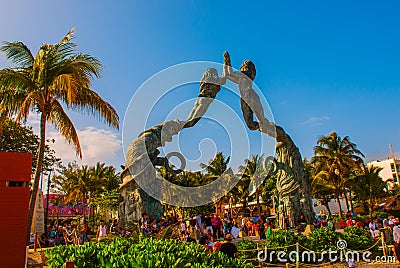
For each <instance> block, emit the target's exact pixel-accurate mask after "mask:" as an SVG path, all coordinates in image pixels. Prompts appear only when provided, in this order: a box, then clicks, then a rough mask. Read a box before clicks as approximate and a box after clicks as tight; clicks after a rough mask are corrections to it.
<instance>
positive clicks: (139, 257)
mask: <svg viewBox="0 0 400 268" xmlns="http://www.w3.org/2000/svg"><path fill="white" fill-rule="evenodd" d="M46 254H47V257H48V258H49V260H48V262H47V264H48V265H49V266H50V267H62V266H63V264H64V263H65V262H66V261H68V260H73V261H74V262H75V266H76V267H105V268H108V267H126V268H128V267H129V268H130V267H132V268H134V267H137V268H139V267H140V268H142V267H143V268H144V267H149V268H150V267H176V268H183V267H199V268H200V267H221V268H223V267H250V265H248V264H246V263H245V262H244V261H242V260H240V259H233V258H229V257H227V256H226V255H225V254H223V253H219V252H218V253H213V254H211V255H210V254H209V253H208V252H206V250H205V249H204V248H203V247H202V246H200V245H198V244H196V243H183V242H180V241H178V240H158V239H152V238H144V239H141V240H140V242H139V243H136V241H132V240H130V239H118V238H117V239H115V240H113V241H110V242H108V243H104V242H100V243H97V244H91V243H90V244H85V245H83V246H80V247H76V246H73V245H68V246H59V247H55V248H54V249H53V250H51V251H46Z"/></svg>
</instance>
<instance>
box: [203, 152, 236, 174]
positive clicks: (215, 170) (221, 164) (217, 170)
mask: <svg viewBox="0 0 400 268" xmlns="http://www.w3.org/2000/svg"><path fill="white" fill-rule="evenodd" d="M230 159H231V157H230V156H228V157H227V158H226V159H225V156H224V154H223V153H222V152H217V154H216V155H215V157H214V158H213V159H211V160H210V161H209V162H208V165H207V164H203V163H201V164H200V167H201V168H203V169H205V170H206V171H207V175H208V176H210V177H212V178H214V179H216V178H218V177H220V176H221V175H222V174H224V173H225V172H226V171H227V169H228V163H229V161H230Z"/></svg>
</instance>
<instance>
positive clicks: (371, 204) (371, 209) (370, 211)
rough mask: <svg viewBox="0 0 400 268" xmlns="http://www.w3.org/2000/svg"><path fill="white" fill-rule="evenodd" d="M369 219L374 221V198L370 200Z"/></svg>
mask: <svg viewBox="0 0 400 268" xmlns="http://www.w3.org/2000/svg"><path fill="white" fill-rule="evenodd" d="M368 208H369V217H370V218H371V219H372V212H373V211H374V201H373V198H370V199H369V206H368Z"/></svg>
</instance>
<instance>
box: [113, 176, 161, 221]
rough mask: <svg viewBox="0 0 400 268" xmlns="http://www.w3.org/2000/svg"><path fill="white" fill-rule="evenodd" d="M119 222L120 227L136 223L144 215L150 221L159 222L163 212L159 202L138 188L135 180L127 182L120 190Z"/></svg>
mask: <svg viewBox="0 0 400 268" xmlns="http://www.w3.org/2000/svg"><path fill="white" fill-rule="evenodd" d="M120 192H121V196H120V204H119V210H118V215H119V221H120V224H121V225H122V226H126V225H129V224H132V223H137V222H139V220H140V219H141V217H142V214H143V213H145V214H147V215H149V218H150V220H152V219H156V220H160V219H161V218H162V216H163V213H164V210H163V207H162V205H161V203H160V201H158V200H156V199H154V198H152V197H151V196H149V195H148V194H147V193H146V192H145V191H143V190H142V189H141V188H140V187H138V185H137V183H136V182H135V180H129V181H128V182H127V183H125V184H123V185H122V186H121V188H120Z"/></svg>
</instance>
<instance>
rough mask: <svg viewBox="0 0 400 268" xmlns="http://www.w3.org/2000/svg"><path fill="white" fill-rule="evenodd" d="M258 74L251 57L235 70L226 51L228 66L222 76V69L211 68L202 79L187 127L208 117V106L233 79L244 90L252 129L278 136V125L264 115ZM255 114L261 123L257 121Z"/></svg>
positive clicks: (242, 101) (244, 110)
mask: <svg viewBox="0 0 400 268" xmlns="http://www.w3.org/2000/svg"><path fill="white" fill-rule="evenodd" d="M255 77H256V67H255V65H254V63H253V62H252V61H250V60H246V61H244V62H243V63H242V66H241V67H240V71H238V72H234V71H233V70H232V65H231V58H230V56H229V53H228V52H227V51H225V53H224V69H223V72H222V77H219V76H218V71H217V70H216V69H214V68H209V69H207V70H206V72H205V73H204V74H203V76H202V78H201V81H200V95H199V98H198V99H197V101H196V103H195V105H194V107H193V109H192V111H191V112H190V114H189V117H188V118H187V119H186V124H185V126H184V127H185V128H187V127H192V126H194V125H195V124H196V123H197V122H198V121H199V120H200V118H202V117H203V116H204V114H205V113H206V111H207V109H208V107H209V106H210V104H211V103H212V101H213V100H214V99H215V97H216V96H217V93H218V92H219V91H220V90H221V85H224V84H225V83H226V80H227V79H229V80H231V81H232V82H234V83H236V84H237V85H238V87H239V92H240V97H241V98H240V106H241V109H242V113H243V118H244V120H245V122H246V125H247V127H248V128H249V129H250V130H257V129H258V130H260V131H262V132H264V133H266V134H267V135H270V136H272V137H275V132H274V125H273V124H272V123H270V122H269V121H268V119H266V118H265V116H264V109H263V107H262V104H261V101H260V97H259V96H258V95H257V93H256V92H255V91H254V89H253V88H252V85H253V80H254V79H255ZM254 115H255V116H256V118H257V119H258V122H256V121H254Z"/></svg>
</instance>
